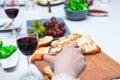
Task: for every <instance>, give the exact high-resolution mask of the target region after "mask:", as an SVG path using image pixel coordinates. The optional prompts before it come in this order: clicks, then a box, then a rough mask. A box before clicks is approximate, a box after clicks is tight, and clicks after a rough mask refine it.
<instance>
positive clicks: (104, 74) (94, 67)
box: [35, 52, 120, 80]
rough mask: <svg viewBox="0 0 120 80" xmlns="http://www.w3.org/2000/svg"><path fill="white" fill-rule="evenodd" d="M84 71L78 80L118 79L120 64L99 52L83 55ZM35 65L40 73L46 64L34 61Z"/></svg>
mask: <svg viewBox="0 0 120 80" xmlns="http://www.w3.org/2000/svg"><path fill="white" fill-rule="evenodd" d="M85 60H86V69H85V71H84V72H83V73H82V74H81V75H80V76H79V78H80V80H112V79H114V78H120V64H119V63H117V62H115V61H114V60H113V59H111V58H110V57H108V56H107V55H106V54H105V53H103V52H100V53H98V54H94V55H85ZM35 65H36V66H37V67H38V68H39V69H40V71H42V69H43V68H44V67H45V66H47V65H48V64H47V63H46V62H44V61H36V62H35Z"/></svg>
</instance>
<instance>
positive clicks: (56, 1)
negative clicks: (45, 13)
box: [37, 0, 65, 5]
mask: <svg viewBox="0 0 120 80" xmlns="http://www.w3.org/2000/svg"><path fill="white" fill-rule="evenodd" d="M49 1H50V4H51V5H57V4H61V3H64V1H65V0H49ZM37 3H38V4H40V5H47V0H38V1H37Z"/></svg>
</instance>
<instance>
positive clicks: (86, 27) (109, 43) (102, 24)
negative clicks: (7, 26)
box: [0, 0, 120, 80]
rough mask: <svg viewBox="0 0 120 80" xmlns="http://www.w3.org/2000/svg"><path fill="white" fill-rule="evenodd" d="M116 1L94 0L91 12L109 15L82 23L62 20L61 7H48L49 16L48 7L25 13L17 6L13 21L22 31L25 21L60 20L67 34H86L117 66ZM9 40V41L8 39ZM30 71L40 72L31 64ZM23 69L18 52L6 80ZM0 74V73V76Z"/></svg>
mask: <svg viewBox="0 0 120 80" xmlns="http://www.w3.org/2000/svg"><path fill="white" fill-rule="evenodd" d="M119 3H120V0H111V2H110V3H107V4H103V3H100V2H99V0H95V1H94V3H93V6H91V7H90V8H92V9H103V10H106V11H108V12H109V14H108V17H92V16H88V17H87V19H85V20H83V21H70V20H68V19H66V16H65V13H64V9H63V7H64V5H63V4H62V5H58V6H52V8H51V9H52V13H48V8H47V7H44V6H39V5H35V9H34V10H26V9H25V7H24V6H21V7H20V12H19V14H18V16H17V18H16V20H21V21H23V22H24V23H23V26H22V28H25V27H26V20H31V19H43V18H51V17H52V16H55V17H60V18H63V19H64V21H65V23H66V25H67V26H68V27H69V30H70V31H71V33H80V34H89V35H90V36H91V37H92V39H93V40H94V41H95V43H96V44H98V45H99V46H100V47H101V48H102V51H103V52H105V53H106V54H107V55H108V56H110V57H111V58H112V59H114V60H115V61H117V62H118V63H120V57H119V56H120V40H119V39H120V35H119V34H120V22H119V21H120V16H119V14H120V8H119ZM6 17H7V16H6V14H5V13H4V11H3V9H1V10H0V19H1V18H6ZM9 34H10V32H0V37H7V36H8V35H9ZM11 40H12V39H11ZM32 69H33V71H35V72H38V73H39V74H40V75H41V73H40V72H39V71H38V69H37V68H36V67H35V66H34V65H33V66H32ZM26 70H27V61H26V57H25V56H24V55H22V54H21V53H20V55H19V62H18V64H17V66H16V67H15V68H14V69H12V70H8V71H7V72H6V73H5V75H7V76H6V77H8V78H9V79H10V80H19V78H20V76H21V75H22V74H23V73H24V72H25V71H26ZM0 74H1V73H0Z"/></svg>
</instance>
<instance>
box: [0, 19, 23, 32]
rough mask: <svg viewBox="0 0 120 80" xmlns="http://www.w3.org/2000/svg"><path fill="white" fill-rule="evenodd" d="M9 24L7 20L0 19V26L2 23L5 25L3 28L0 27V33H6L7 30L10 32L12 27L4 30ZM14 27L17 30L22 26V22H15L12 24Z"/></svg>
mask: <svg viewBox="0 0 120 80" xmlns="http://www.w3.org/2000/svg"><path fill="white" fill-rule="evenodd" d="M10 22H12V21H11V20H10V19H9V18H1V19H0V24H2V23H6V24H5V25H4V26H2V27H0V32H1V31H8V30H12V28H13V26H11V27H9V28H5V27H6V26H7V25H8V24H9V23H10ZM14 26H15V29H17V28H19V27H21V26H22V21H19V20H17V21H15V22H14Z"/></svg>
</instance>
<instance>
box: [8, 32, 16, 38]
mask: <svg viewBox="0 0 120 80" xmlns="http://www.w3.org/2000/svg"><path fill="white" fill-rule="evenodd" d="M8 38H16V34H13V33H10V34H9V35H8Z"/></svg>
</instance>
